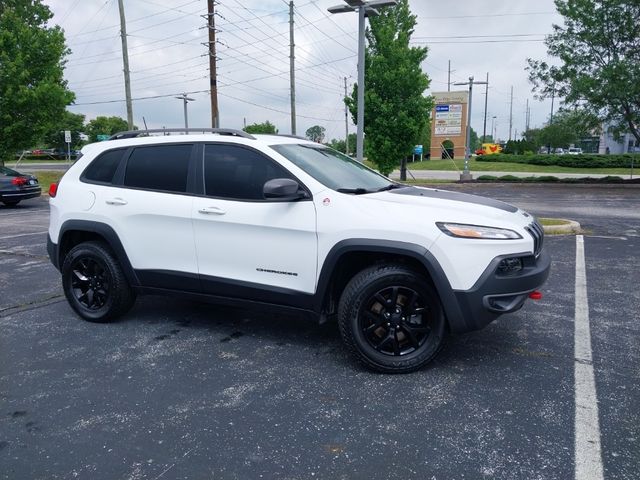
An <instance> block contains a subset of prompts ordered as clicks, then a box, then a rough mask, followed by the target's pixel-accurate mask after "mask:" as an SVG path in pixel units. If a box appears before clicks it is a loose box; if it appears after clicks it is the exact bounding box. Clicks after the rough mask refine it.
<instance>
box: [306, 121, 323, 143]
mask: <svg viewBox="0 0 640 480" xmlns="http://www.w3.org/2000/svg"><path fill="white" fill-rule="evenodd" d="M324 134H325V128H324V127H321V126H320V125H314V126H313V127H309V128H307V131H306V132H305V136H306V137H307V138H308V139H309V140H311V141H312V142H318V143H322V142H323V141H324Z"/></svg>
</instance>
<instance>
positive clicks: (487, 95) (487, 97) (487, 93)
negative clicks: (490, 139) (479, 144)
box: [482, 72, 489, 142]
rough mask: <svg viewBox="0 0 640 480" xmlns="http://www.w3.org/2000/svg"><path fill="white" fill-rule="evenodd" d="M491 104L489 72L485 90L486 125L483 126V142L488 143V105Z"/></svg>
mask: <svg viewBox="0 0 640 480" xmlns="http://www.w3.org/2000/svg"><path fill="white" fill-rule="evenodd" d="M488 102H489V72H487V84H486V85H485V90H484V123H483V124H482V141H483V142H486V141H487V104H488Z"/></svg>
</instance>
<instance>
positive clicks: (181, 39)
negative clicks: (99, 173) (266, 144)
mask: <svg viewBox="0 0 640 480" xmlns="http://www.w3.org/2000/svg"><path fill="white" fill-rule="evenodd" d="M47 3H48V5H49V6H50V8H51V9H52V11H53V13H54V18H53V20H52V22H53V23H58V24H60V25H61V26H62V27H63V28H64V30H65V32H66V36H67V42H68V45H69V47H70V48H71V50H72V54H71V55H70V56H69V57H68V63H67V68H66V73H65V77H66V79H67V80H68V82H69V86H70V88H71V89H72V90H73V91H74V92H76V104H77V105H75V106H73V107H71V110H72V111H74V112H78V113H84V114H86V115H87V118H88V119H91V118H94V117H96V116H98V115H119V116H122V117H126V108H125V103H124V101H123V99H124V80H123V74H122V54H121V43H120V35H119V30H120V26H119V15H118V4H117V1H116V0H105V1H102V0H100V1H98V0H92V1H85V0H83V1H80V0H76V1H74V2H71V1H70V0H49V1H48V2H47ZM217 3H218V5H217V7H216V10H217V12H218V14H217V15H216V18H215V20H216V29H217V39H218V42H217V44H216V51H217V52H216V53H217V59H218V61H217V66H218V85H219V111H220V119H221V125H222V126H225V127H229V128H241V127H242V126H243V124H244V122H245V121H246V122H247V123H254V122H263V121H265V120H270V121H271V122H273V123H274V124H275V125H276V126H277V127H278V129H279V130H280V132H282V133H288V132H289V131H290V117H289V110H290V100H289V23H288V10H289V8H288V2H287V1H285V0H278V1H276V0H267V1H265V0H260V1H258V0H247V1H243V0H220V1H219V2H217ZM337 3H340V1H339V0H317V1H309V0H297V1H296V2H295V31H294V32H295V43H296V110H297V114H298V116H297V125H298V129H297V130H298V134H304V132H305V130H306V129H307V128H308V127H310V126H312V125H315V124H319V125H323V126H325V127H326V129H327V138H341V137H343V136H344V105H343V103H342V97H343V95H344V78H345V77H347V81H348V84H349V86H348V91H349V92H350V91H351V84H352V83H353V82H354V80H355V78H356V77H357V72H356V68H357V58H356V55H355V53H356V51H357V16H356V15H355V14H340V15H330V14H329V13H328V12H327V8H328V7H329V6H332V5H334V4H337ZM410 5H411V8H412V11H413V13H415V14H416V15H417V16H418V24H417V26H416V28H415V32H414V36H413V37H414V41H415V42H416V44H420V45H426V46H428V47H429V56H428V58H427V60H426V62H425V63H424V64H423V68H424V70H425V71H426V72H427V73H428V74H429V76H430V77H431V79H432V84H431V88H430V91H442V90H446V89H447V64H448V61H449V60H450V61H451V68H452V70H453V73H452V81H454V82H456V81H466V80H467V79H468V77H469V76H471V75H473V76H474V77H475V78H476V79H479V80H484V78H485V75H486V72H489V76H490V88H489V106H488V111H489V115H488V116H489V122H490V119H491V117H492V116H493V115H495V116H496V117H497V122H498V133H499V136H501V137H503V138H504V137H506V136H507V135H508V122H509V118H508V117H509V92H510V88H511V86H513V87H514V104H513V118H514V120H513V121H514V130H515V129H517V130H518V131H522V130H523V128H524V109H525V102H526V100H527V99H530V104H531V107H532V124H533V125H536V124H537V125H540V124H542V123H543V122H544V121H545V120H546V118H547V115H548V111H549V104H548V102H537V101H535V100H533V97H532V95H531V86H530V84H529V83H528V81H527V74H526V72H525V71H524V67H525V64H526V62H525V59H526V58H527V57H533V58H546V48H545V46H544V44H543V43H542V42H541V41H540V39H542V38H543V36H544V34H548V33H549V32H550V31H551V24H552V22H556V23H557V22H559V21H560V18H559V16H558V15H557V14H556V13H555V8H554V5H553V0H540V1H538V2H536V3H535V5H532V4H531V3H529V2H510V1H496V0H460V1H459V2H446V3H443V2H437V1H435V0H428V1H417V0H414V1H411V2H410ZM125 8H126V17H127V33H128V37H127V40H128V44H129V45H128V48H129V65H130V70H131V88H132V97H133V98H134V99H137V100H135V101H134V103H133V111H134V122H135V123H136V124H137V125H139V126H142V125H143V117H144V119H145V120H146V122H147V125H148V126H149V127H150V128H154V127H156V128H158V127H162V126H167V127H179V126H182V125H183V124H184V118H183V105H182V102H181V101H180V100H178V99H175V98H174V95H173V94H180V93H182V92H200V93H190V94H189V96H190V97H192V98H194V99H195V101H193V102H190V103H189V105H188V112H189V124H190V126H209V125H211V113H210V112H211V110H210V97H209V94H208V93H207V90H208V89H209V60H208V56H207V46H206V42H208V29H207V28H206V19H205V18H204V17H203V16H205V15H206V3H205V2H203V1H202V0H182V1H169V0H137V1H135V2H125ZM455 88H460V87H455ZM462 88H465V87H462ZM145 97H158V98H145ZM103 102H110V103H103ZM483 116H484V87H481V86H477V87H476V90H474V105H473V118H472V126H473V127H474V128H475V129H476V130H477V131H479V132H481V131H482V121H483ZM349 128H350V130H351V131H354V130H355V127H354V126H353V125H350V127H349ZM487 128H489V127H487Z"/></svg>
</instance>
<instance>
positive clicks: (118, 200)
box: [105, 197, 127, 205]
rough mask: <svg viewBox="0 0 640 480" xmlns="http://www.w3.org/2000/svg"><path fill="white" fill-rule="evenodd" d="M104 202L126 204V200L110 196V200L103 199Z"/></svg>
mask: <svg viewBox="0 0 640 480" xmlns="http://www.w3.org/2000/svg"><path fill="white" fill-rule="evenodd" d="M105 203H106V204H107V205H126V204H127V201H126V200H124V199H122V198H119V197H116V198H112V199H110V200H105Z"/></svg>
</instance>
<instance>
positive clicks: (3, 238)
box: [0, 230, 48, 240]
mask: <svg viewBox="0 0 640 480" xmlns="http://www.w3.org/2000/svg"><path fill="white" fill-rule="evenodd" d="M47 232H48V230H45V231H44V232H33V233H20V234H18V235H8V236H6V237H0V240H9V239H10V238H18V237H28V236H29V235H44V234H45V233H47Z"/></svg>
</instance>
